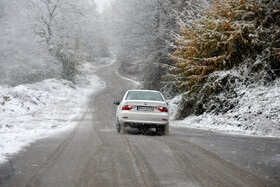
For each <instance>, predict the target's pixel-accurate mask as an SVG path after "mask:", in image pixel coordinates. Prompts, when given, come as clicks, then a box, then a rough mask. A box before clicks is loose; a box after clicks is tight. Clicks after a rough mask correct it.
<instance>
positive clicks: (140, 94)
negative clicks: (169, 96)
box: [126, 91, 163, 101]
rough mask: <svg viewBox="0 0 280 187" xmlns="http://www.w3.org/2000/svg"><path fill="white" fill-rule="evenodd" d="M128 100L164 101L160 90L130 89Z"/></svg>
mask: <svg viewBox="0 0 280 187" xmlns="http://www.w3.org/2000/svg"><path fill="white" fill-rule="evenodd" d="M126 100H150V101H163V98H162V96H161V94H160V93H158V92H145V91H129V92H128V94H127V96H126Z"/></svg>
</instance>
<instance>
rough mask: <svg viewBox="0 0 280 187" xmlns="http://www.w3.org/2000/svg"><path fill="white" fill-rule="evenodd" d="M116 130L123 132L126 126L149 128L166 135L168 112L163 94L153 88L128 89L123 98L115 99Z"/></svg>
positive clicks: (167, 130)
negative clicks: (120, 99) (116, 106)
mask: <svg viewBox="0 0 280 187" xmlns="http://www.w3.org/2000/svg"><path fill="white" fill-rule="evenodd" d="M114 104H116V105H118V108H117V112H116V120H117V122H116V126H117V132H118V133H121V134H124V133H125V128H126V127H132V128H141V129H149V128H155V129H156V131H157V133H159V134H161V135H168V133H169V112H168V105H167V103H166V101H165V99H164V97H163V95H162V94H161V93H160V92H158V91H153V90H128V91H127V92H126V93H125V95H124V97H123V100H122V101H121V102H120V101H115V102H114Z"/></svg>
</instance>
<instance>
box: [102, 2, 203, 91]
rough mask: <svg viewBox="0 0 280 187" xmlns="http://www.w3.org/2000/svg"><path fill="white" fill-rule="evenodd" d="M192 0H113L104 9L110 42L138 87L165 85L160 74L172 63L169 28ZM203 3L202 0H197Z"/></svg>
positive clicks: (124, 69)
mask: <svg viewBox="0 0 280 187" xmlns="http://www.w3.org/2000/svg"><path fill="white" fill-rule="evenodd" d="M194 2H196V1H185V0H165V1H159V0H149V1H139V0H116V1H115V3H114V4H113V5H112V7H111V9H109V10H107V14H106V17H107V20H111V21H108V22H107V23H106V24H107V25H109V30H111V31H112V32H111V36H112V39H111V41H114V44H115V45H116V46H118V47H117V55H118V58H119V60H120V61H121V62H122V64H121V70H122V71H125V72H126V74H137V75H138V78H140V79H141V80H142V87H143V88H147V89H161V88H162V87H163V85H165V83H164V81H163V79H162V76H163V75H165V74H166V71H167V69H165V68H163V65H166V64H167V65H168V64H172V63H173V62H172V61H171V59H170V57H169V53H171V48H170V46H169V45H168V42H167V41H172V40H173V39H172V37H170V33H171V30H177V29H176V24H177V23H176V20H175V18H176V15H177V14H180V12H181V11H182V10H183V9H185V7H187V5H188V4H192V5H193V3H194ZM201 2H204V1H201Z"/></svg>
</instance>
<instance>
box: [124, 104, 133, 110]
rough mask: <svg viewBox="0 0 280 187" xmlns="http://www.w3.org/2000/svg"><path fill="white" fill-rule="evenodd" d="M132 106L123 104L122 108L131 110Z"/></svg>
mask: <svg viewBox="0 0 280 187" xmlns="http://www.w3.org/2000/svg"><path fill="white" fill-rule="evenodd" d="M133 108H135V106H134V105H124V106H123V107H122V110H131V109H133Z"/></svg>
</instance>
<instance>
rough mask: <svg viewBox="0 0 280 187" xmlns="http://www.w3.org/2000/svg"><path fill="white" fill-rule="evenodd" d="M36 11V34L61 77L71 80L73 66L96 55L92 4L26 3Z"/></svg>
mask: <svg viewBox="0 0 280 187" xmlns="http://www.w3.org/2000/svg"><path fill="white" fill-rule="evenodd" d="M29 1H30V2H31V4H32V5H33V6H34V7H36V8H37V17H36V20H37V24H36V32H35V33H36V35H37V36H38V37H39V40H40V41H41V42H43V43H45V44H47V47H48V50H49V52H50V53H51V54H52V55H53V56H54V57H56V58H57V59H58V60H59V61H60V62H61V65H62V77H63V78H65V79H68V80H71V81H74V80H75V75H76V74H77V66H78V65H79V63H80V62H81V61H83V60H84V59H92V56H94V55H95V54H97V52H95V51H97V46H98V45H97V40H98V39H97V38H98V37H99V35H98V34H99V33H98V32H99V29H98V27H99V25H98V24H99V23H98V20H97V19H98V15H97V10H96V5H95V4H94V2H93V1H88V0H83V1H74V0H68V1H65V0H39V1H34V0H29Z"/></svg>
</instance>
